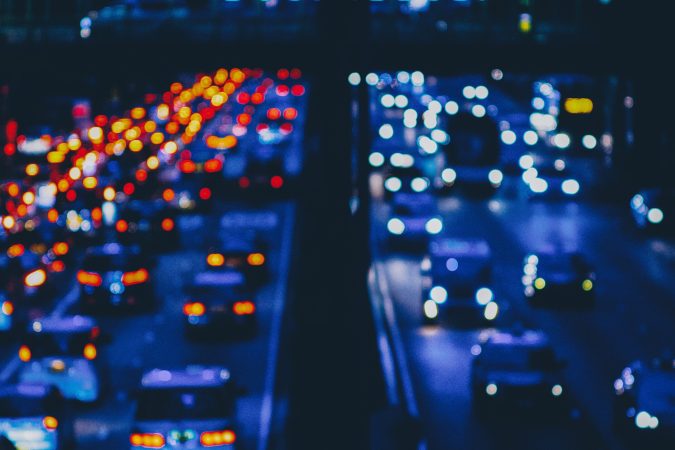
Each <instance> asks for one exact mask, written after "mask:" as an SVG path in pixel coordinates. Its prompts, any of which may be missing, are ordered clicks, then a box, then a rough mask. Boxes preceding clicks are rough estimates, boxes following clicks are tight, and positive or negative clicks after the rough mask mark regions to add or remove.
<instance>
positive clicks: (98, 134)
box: [87, 127, 103, 144]
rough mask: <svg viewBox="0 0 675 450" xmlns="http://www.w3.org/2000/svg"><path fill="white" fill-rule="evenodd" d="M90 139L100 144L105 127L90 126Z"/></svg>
mask: <svg viewBox="0 0 675 450" xmlns="http://www.w3.org/2000/svg"><path fill="white" fill-rule="evenodd" d="M87 134H88V135H89V140H90V141H91V142H93V143H94V144H100V143H101V142H102V141H103V129H102V128H101V127H92V128H89V132H88V133H87Z"/></svg>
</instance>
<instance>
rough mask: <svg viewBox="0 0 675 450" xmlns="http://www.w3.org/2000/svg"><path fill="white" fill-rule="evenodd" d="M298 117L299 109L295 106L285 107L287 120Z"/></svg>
mask: <svg viewBox="0 0 675 450" xmlns="http://www.w3.org/2000/svg"><path fill="white" fill-rule="evenodd" d="M296 117H298V110H297V109H295V108H286V109H284V119H286V120H295V118H296Z"/></svg>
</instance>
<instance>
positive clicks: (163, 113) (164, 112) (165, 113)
mask: <svg viewBox="0 0 675 450" xmlns="http://www.w3.org/2000/svg"><path fill="white" fill-rule="evenodd" d="M168 117H169V105H167V104H164V103H162V104H161V105H159V106H158V107H157V118H158V119H159V120H166V119H167V118H168Z"/></svg>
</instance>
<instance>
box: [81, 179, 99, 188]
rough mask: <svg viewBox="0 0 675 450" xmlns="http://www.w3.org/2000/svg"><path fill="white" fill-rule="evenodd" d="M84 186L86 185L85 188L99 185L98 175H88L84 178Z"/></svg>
mask: <svg viewBox="0 0 675 450" xmlns="http://www.w3.org/2000/svg"><path fill="white" fill-rule="evenodd" d="M82 186H84V188H85V189H90V190H91V189H94V188H95V187H96V186H98V180H97V179H96V177H86V178H85V179H84V180H82Z"/></svg>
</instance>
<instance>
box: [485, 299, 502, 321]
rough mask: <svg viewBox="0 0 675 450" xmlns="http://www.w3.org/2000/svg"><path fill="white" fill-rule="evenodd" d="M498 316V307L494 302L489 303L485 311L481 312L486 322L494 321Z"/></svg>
mask: <svg viewBox="0 0 675 450" xmlns="http://www.w3.org/2000/svg"><path fill="white" fill-rule="evenodd" d="M497 314H499V305H497V303H495V302H490V303H488V304H487V305H485V311H483V317H485V319H487V320H495V319H496V318H497Z"/></svg>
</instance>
